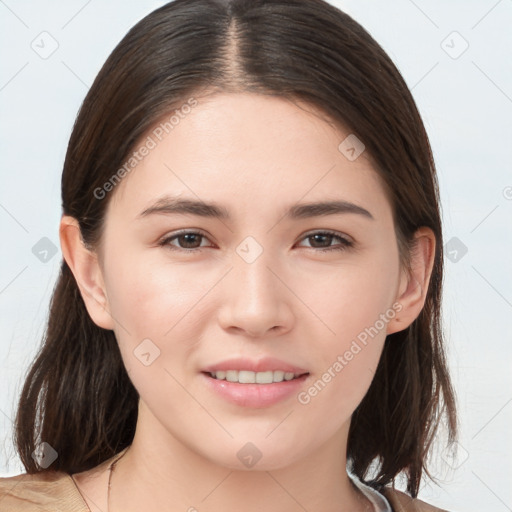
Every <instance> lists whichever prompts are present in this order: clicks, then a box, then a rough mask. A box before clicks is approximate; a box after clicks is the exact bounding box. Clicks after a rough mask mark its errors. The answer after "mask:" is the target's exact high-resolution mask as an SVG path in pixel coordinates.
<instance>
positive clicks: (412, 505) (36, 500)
mask: <svg viewBox="0 0 512 512" xmlns="http://www.w3.org/2000/svg"><path fill="white" fill-rule="evenodd" d="M115 457H117V455H115V456H114V457H112V458H111V459H109V461H106V462H110V460H112V461H113V460H114V458H115ZM381 492H382V494H383V495H384V496H385V497H386V498H387V500H388V501H389V503H390V504H391V507H392V508H393V511H394V512H447V511H446V510H443V509H440V508H436V507H433V506H432V505H429V504H427V503H425V502H423V501H421V500H418V499H412V498H411V497H410V496H408V495H407V494H404V493H402V492H400V491H397V490H395V489H392V488H391V487H386V488H385V489H384V490H383V491H381ZM0 510H1V511H2V512H91V511H90V509H89V507H88V506H87V504H86V502H85V501H84V499H83V497H82V495H81V494H80V491H79V490H78V487H77V486H76V484H75V481H74V480H73V479H72V478H71V475H69V474H68V473H64V472H61V471H43V472H40V473H35V474H29V473H22V474H21V475H16V476H11V477H7V478H0Z"/></svg>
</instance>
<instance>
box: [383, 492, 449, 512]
mask: <svg viewBox="0 0 512 512" xmlns="http://www.w3.org/2000/svg"><path fill="white" fill-rule="evenodd" d="M380 492H381V493H382V494H383V495H384V496H385V497H386V499H387V500H388V501H389V503H390V505H391V507H392V508H393V511H394V512H448V511H447V510H445V509H443V508H438V507H434V506H433V505H429V504H428V503H425V502H424V501H421V500H419V499H417V498H416V499H415V498H411V497H410V496H409V495H408V494H405V493H403V492H401V491H397V490H396V489H393V488H391V487H384V488H383V489H381V491H380Z"/></svg>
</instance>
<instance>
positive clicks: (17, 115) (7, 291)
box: [0, 0, 512, 512]
mask: <svg viewBox="0 0 512 512" xmlns="http://www.w3.org/2000/svg"><path fill="white" fill-rule="evenodd" d="M163 3H164V2H162V1H149V0H146V1H138V2H134V1H132V2H127V1H121V0H109V1H108V2H106V1H102V2H100V1H99V0H89V1H84V0H72V1H69V0H68V1H66V2H64V1H47V2H35V1H23V0H19V1H15V0H5V1H2V0H0V48H1V55H2V61H1V69H0V109H1V123H0V130H1V135H0V144H1V145H0V151H1V183H2V186H1V188H0V236H1V240H2V252H1V261H0V271H1V273H0V307H1V316H0V322H1V323H0V327H1V332H2V336H1V338H0V372H1V373H0V388H1V392H0V476H8V475H14V474H18V473H20V472H23V467H22V465H21V463H20V461H19V459H18V458H17V456H16V454H15V452H14V449H13V445H12V419H13V417H14V410H15V409H14V408H15V404H16V400H17V397H18V394H19V392H20V389H21V384H22V381H23V376H24V373H25V371H26V369H27V368H28V365H29V363H30V361H31V359H32V357H33V355H34V354H35V351H36V348H37V346H38V343H39V340H40V338H41V335H42V332H43V328H44V322H45V319H46V315H47V308H48V304H49V299H50V295H51V291H52V288H53V285H54V283H55V279H56V276H57V272H58V268H59V265H60V259H61V257H62V256H61V253H60V247H59V239H58V223H59V219H60V215H61V209H60V176H61V171H62V164H63V161H64V155H65V151H66V145H67V141H68V138H69V135H70V133H71V129H72V125H73V121H74V118H75V115H76V113H77V110H78V108H79V106H80V104H81V102H82V100H83V98H84V96H85V94H86V92H87V89H88V87H89V85H90V84H91V83H92V81H93V79H94V77H95V75H96V74H97V72H98V71H99V69H100V67H101V65H102V64H103V62H104V60H105V59H106V58H107V56H108V55H109V53H110V52H111V51H112V50H113V48H114V46H115V45H116V44H117V43H118V41H119V40H120V39H121V38H122V37H123V36H124V35H125V33H126V32H127V31H128V29H129V28H130V27H131V26H132V25H133V24H135V23H136V22H137V21H138V20H139V19H141V18H142V17H143V16H144V15H146V14H147V13H149V12H150V11H152V10H153V9H154V8H156V7H159V6H160V5H163ZM332 3H333V4H334V5H336V6H338V7H340V8H341V9H343V10H345V11H346V12H348V13H349V14H350V15H352V16H353V17H354V18H355V19H356V20H357V21H358V22H360V23H361V24H362V25H363V26H364V27H365V28H366V29H367V30H368V31H369V32H370V33H371V34H372V35H373V36H374V37H375V38H376V40H377V41H378V42H379V43H380V44H381V45H382V46H383V47H384V49H385V50H386V51H387V52H388V54H389V55H390V57H391V58H392V59H393V60H394V62H395V64H396V65H397V66H398V68H399V69H400V71H401V73H402V74H403V76H404V78H405V80H406V81H407V83H408V85H409V87H410V88H411V89H412V92H413V95H414V97H415V99H416V101H417V104H418V107H419V109H420V112H421V114H422V116H423V119H424V122H425V125H426V128H427V131H428V133H429V136H430V140H431V144H432V147H433V150H434V156H435V158H436V163H437V167H438V172H439V180H440V187H441V195H442V207H443V223H444V233H445V241H446V242H447V243H448V244H449V245H448V248H447V251H446V256H447V258H446V278H445V296H444V301H443V309H444V315H445V327H446V335H447V340H448V350H449V358H450V366H451V370H452V373H453V378H454V383H455V386H456V390H457V395H458V402H459V408H460V409H459V410H460V421H461V436H460V446H459V455H458V458H456V459H453V458H452V457H451V454H449V453H443V452H441V451H440V450H439V451H438V452H436V453H435V457H434V459H433V468H434V471H433V473H434V475H436V476H438V477H439V478H440V482H441V487H436V486H435V485H432V484H425V485H424V486H423V488H422V490H421V493H420V496H421V497H423V499H425V500H428V501H432V502H433V503H435V504H437V505H438V506H443V507H445V508H447V509H449V510H451V511H454V512H455V511H461V512H471V511H474V512H477V511H478V512H480V511H481V510H493V511H497V512H500V511H506V510H512V508H511V507H512V486H511V485H510V481H511V467H510V460H511V458H512V447H511V436H510V420H511V416H512V404H511V401H512V386H511V381H512V376H511V372H510V369H511V366H510V363H511V362H510V355H511V352H512V343H511V341H512V336H511V334H512V322H511V312H512V310H511V308H512V278H511V277H512V276H511V274H512V273H511V270H510V264H511V262H512V259H511V254H512V173H511V161H512V158H511V157H512V144H511V143H512V124H511V121H510V119H511V116H512V31H511V30H510V28H511V27H512V0H500V1H496V0H479V1H476V0H473V1H462V0H460V1H443V0H431V1H427V0H415V1H413V0H396V1H393V2H386V3H384V2H379V1H377V0H362V1H361V0H359V1H358V0H340V1H332ZM43 32H46V34H45V33H43ZM454 32H456V33H454ZM41 33H43V34H41ZM56 45H58V47H57V48H56V49H55V51H54V52H53V53H52V54H51V55H48V53H49V52H50V51H51V50H53V46H56ZM466 46H468V47H467V49H466ZM45 52H46V53H45ZM43 57H46V58H43ZM128 79H129V78H128ZM43 237H46V238H48V239H49V240H50V241H51V242H52V243H53V245H54V246H55V249H56V252H55V254H53V255H52V253H51V252H48V253H46V254H45V253H44V252H43V251H44V249H45V248H46V249H48V247H49V243H48V241H47V240H46V241H43V242H40V240H41V239H42V238H43ZM36 244H45V245H44V247H43V246H41V245H36ZM34 246H35V249H34V250H33V248H34ZM50 247H51V246H50ZM464 247H466V248H467V253H464V251H465V249H464ZM34 253H35V254H34ZM45 260H46V261H45ZM507 426H508V427H509V428H507Z"/></svg>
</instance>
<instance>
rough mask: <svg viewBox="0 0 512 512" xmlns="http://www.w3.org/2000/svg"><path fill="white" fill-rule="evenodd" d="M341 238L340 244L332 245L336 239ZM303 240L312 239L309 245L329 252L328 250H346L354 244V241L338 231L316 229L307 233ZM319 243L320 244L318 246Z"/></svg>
mask: <svg viewBox="0 0 512 512" xmlns="http://www.w3.org/2000/svg"><path fill="white" fill-rule="evenodd" d="M334 239H336V240H339V241H340V243H339V244H338V245H334V246H331V245H330V243H331V242H332V241H333V240H334ZM303 240H310V241H312V242H313V244H312V245H310V246H309V247H310V248H312V249H318V250H319V251H323V252H327V251H344V250H346V249H348V248H350V247H352V246H353V245H354V243H353V242H352V241H351V240H349V239H348V238H345V237H343V236H341V235H340V234H338V233H336V232H335V231H316V232H314V233H309V234H308V235H306V236H305V237H304V238H303ZM317 244H320V246H318V245H317Z"/></svg>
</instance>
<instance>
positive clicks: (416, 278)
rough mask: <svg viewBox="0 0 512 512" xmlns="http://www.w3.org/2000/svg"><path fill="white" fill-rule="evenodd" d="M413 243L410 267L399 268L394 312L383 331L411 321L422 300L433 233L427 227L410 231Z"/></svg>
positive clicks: (433, 246) (431, 256) (399, 328)
mask: <svg viewBox="0 0 512 512" xmlns="http://www.w3.org/2000/svg"><path fill="white" fill-rule="evenodd" d="M414 238H415V246H414V247H413V249H412V251H411V271H410V272H409V271H407V270H406V269H403V270H402V272H401V276H400V284H399V287H398V292H397V296H396V299H395V300H396V303H398V304H399V305H400V307H397V308H396V316H395V318H393V319H392V320H390V321H389V322H388V325H387V330H386V333H387V334H392V333H394V332H399V331H402V330H404V329H406V328H407V327H409V325H411V324H412V323H413V322H414V320H415V319H416V318H417V317H418V315H419V314H420V312H421V310H422V309H423V306H424V304H425V298H426V296H427V290H428V285H429V283H430V276H431V274H432V268H433V266H434V258H435V249H436V237H435V235H434V232H433V231H432V230H431V229H430V228H427V227H421V228H420V229H418V230H417V231H416V233H415V234H414Z"/></svg>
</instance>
